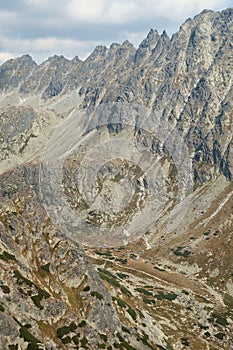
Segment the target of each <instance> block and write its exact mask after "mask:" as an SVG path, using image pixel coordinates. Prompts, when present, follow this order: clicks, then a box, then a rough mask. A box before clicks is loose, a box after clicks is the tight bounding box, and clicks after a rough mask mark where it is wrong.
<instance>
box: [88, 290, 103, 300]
mask: <svg viewBox="0 0 233 350" xmlns="http://www.w3.org/2000/svg"><path fill="white" fill-rule="evenodd" d="M91 295H92V296H93V297H96V298H97V299H99V300H102V299H103V295H102V294H100V293H99V292H96V291H93V292H91Z"/></svg>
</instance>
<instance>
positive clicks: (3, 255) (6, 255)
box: [0, 251, 16, 261]
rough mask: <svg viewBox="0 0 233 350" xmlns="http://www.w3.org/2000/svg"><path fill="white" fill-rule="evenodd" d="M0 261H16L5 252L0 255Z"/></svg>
mask: <svg viewBox="0 0 233 350" xmlns="http://www.w3.org/2000/svg"><path fill="white" fill-rule="evenodd" d="M0 259H1V260H4V261H9V260H13V261H16V259H15V256H14V255H12V254H10V253H7V252H6V251H4V252H3V253H2V254H0Z"/></svg>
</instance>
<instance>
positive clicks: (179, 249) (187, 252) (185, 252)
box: [173, 247, 191, 258]
mask: <svg viewBox="0 0 233 350" xmlns="http://www.w3.org/2000/svg"><path fill="white" fill-rule="evenodd" d="M184 248H186V247H177V248H176V250H174V252H173V253H174V254H175V255H176V256H183V257H184V258H187V257H188V256H189V255H190V254H191V252H190V250H187V249H185V250H183V249H184Z"/></svg>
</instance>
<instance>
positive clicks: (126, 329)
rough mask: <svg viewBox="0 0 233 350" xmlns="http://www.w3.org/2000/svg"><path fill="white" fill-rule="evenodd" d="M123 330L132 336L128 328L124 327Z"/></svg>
mask: <svg viewBox="0 0 233 350" xmlns="http://www.w3.org/2000/svg"><path fill="white" fill-rule="evenodd" d="M121 329H122V331H123V332H125V333H128V334H130V330H129V329H128V328H126V327H125V326H122V327H121Z"/></svg>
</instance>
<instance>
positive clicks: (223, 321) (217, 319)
mask: <svg viewBox="0 0 233 350" xmlns="http://www.w3.org/2000/svg"><path fill="white" fill-rule="evenodd" d="M212 316H213V317H214V319H215V322H216V323H218V324H220V325H221V326H227V325H228V324H229V323H228V322H227V319H226V317H224V316H221V315H218V314H214V313H213V315H212Z"/></svg>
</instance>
